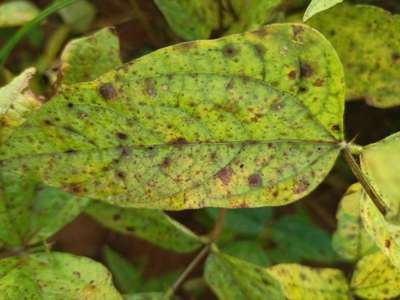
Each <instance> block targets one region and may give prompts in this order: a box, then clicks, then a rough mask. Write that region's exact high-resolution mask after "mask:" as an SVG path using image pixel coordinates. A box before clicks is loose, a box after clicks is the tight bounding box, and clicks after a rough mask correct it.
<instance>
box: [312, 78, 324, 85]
mask: <svg viewBox="0 0 400 300" xmlns="http://www.w3.org/2000/svg"><path fill="white" fill-rule="evenodd" d="M323 84H324V80H323V79H317V80H315V81H314V83H313V85H314V86H322V85H323Z"/></svg>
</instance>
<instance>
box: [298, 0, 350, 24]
mask: <svg viewBox="0 0 400 300" xmlns="http://www.w3.org/2000/svg"><path fill="white" fill-rule="evenodd" d="M341 2H343V0H311V2H310V4H309V5H308V7H307V9H306V12H305V13H304V17H303V21H304V22H305V21H307V20H308V19H310V18H311V17H313V16H314V15H316V14H318V13H320V12H322V11H324V10H327V9H329V8H331V7H333V6H335V5H336V4H339V3H341ZM338 24H340V23H338Z"/></svg>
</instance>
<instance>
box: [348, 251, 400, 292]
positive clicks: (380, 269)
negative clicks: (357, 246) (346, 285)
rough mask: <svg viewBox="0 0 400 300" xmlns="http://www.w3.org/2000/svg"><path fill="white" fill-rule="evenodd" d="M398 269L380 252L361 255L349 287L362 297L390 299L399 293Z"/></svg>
mask: <svg viewBox="0 0 400 300" xmlns="http://www.w3.org/2000/svg"><path fill="white" fill-rule="evenodd" d="M399 283H400V271H399V269H398V268H396V267H395V266H393V265H392V263H391V262H390V260H389V259H388V258H387V256H386V255H384V254H383V253H381V252H378V253H374V254H371V255H367V256H365V257H363V258H362V259H361V260H360V261H359V262H358V263H357V266H356V269H355V271H354V273H353V276H352V278H351V284H350V286H351V288H352V290H353V292H354V294H356V295H357V296H359V297H361V298H363V299H392V298H394V297H396V296H398V295H400V284H399Z"/></svg>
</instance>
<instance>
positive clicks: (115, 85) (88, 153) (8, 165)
mask: <svg viewBox="0 0 400 300" xmlns="http://www.w3.org/2000/svg"><path fill="white" fill-rule="evenodd" d="M343 92H344V88H343V73H342V69H341V65H340V62H339V60H338V57H337V56H336V53H335V52H334V50H333V49H332V47H331V46H330V44H329V43H328V42H327V41H326V40H325V39H324V38H323V37H322V36H321V35H320V34H319V33H318V32H316V31H314V30H313V29H310V28H309V27H307V26H303V25H298V24H277V25H271V26H267V27H264V28H261V29H259V30H258V31H255V32H250V33H245V34H240V35H232V36H228V37H225V38H222V39H219V40H211V41H196V42H191V43H184V44H180V45H176V46H172V47H168V48H164V49H161V50H158V51H156V52H154V53H151V54H149V55H146V56H144V57H142V58H140V59H138V60H136V61H134V62H132V63H131V64H129V65H126V66H125V67H123V68H120V69H118V70H116V71H112V72H109V73H107V74H105V75H103V76H101V77H100V78H99V79H98V80H95V81H93V82H88V83H82V84H77V85H72V86H69V87H65V88H64V89H63V90H62V91H60V93H59V94H58V95H57V96H56V97H54V98H53V99H52V100H51V101H50V102H48V103H47V104H46V105H45V106H44V107H43V108H42V109H41V110H40V111H39V112H38V113H37V114H35V115H33V116H32V118H30V120H29V121H28V122H26V123H25V124H24V125H23V126H22V127H20V128H19V129H18V130H16V131H15V132H14V134H13V136H12V137H11V138H9V139H8V140H7V143H6V144H5V145H4V146H2V147H1V148H0V171H1V172H2V173H4V174H5V175H7V176H10V177H11V176H12V177H14V176H16V177H18V176H22V175H24V174H26V172H32V173H33V174H35V175H36V176H37V177H38V178H39V179H41V180H44V181H45V182H46V183H47V184H49V185H51V186H56V187H60V188H63V189H64V190H66V191H70V192H72V193H74V194H76V195H79V196H87V197H90V198H93V199H100V200H104V201H107V202H109V203H112V204H116V205H119V206H129V207H142V208H165V209H175V210H178V209H186V208H198V207H204V206H219V207H246V206H249V207H257V206H266V205H270V206H272V205H282V204H286V203H289V202H292V201H294V200H297V199H300V198H301V197H303V196H305V195H306V194H308V193H309V192H310V191H312V190H313V189H314V188H315V187H316V186H317V185H318V184H319V183H320V182H321V180H322V179H323V178H324V177H325V175H326V174H327V172H329V170H330V168H331V166H332V165H333V163H334V162H335V160H336V157H337V155H338V153H339V151H340V149H339V147H338V143H339V142H340V141H341V140H342V138H343V120H342V117H343V104H344V103H343V102H344V101H343V96H344V95H343Z"/></svg>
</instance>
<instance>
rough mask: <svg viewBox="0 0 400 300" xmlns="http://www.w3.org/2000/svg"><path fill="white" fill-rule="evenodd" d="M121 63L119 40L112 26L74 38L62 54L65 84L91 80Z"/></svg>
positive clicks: (62, 80)
mask: <svg viewBox="0 0 400 300" xmlns="http://www.w3.org/2000/svg"><path fill="white" fill-rule="evenodd" d="M120 65H121V59H120V57H119V40H118V37H117V36H116V35H115V33H114V32H113V29H111V28H105V29H102V30H100V31H97V32H96V33H94V34H92V35H89V36H87V37H82V38H78V39H75V40H72V41H71V42H69V43H68V44H67V46H66V47H65V48H64V51H63V52H62V54H61V68H60V69H61V73H60V77H61V78H60V80H61V82H62V83H63V84H72V83H78V82H83V81H90V80H93V79H95V78H97V77H98V76H100V75H102V74H104V73H106V72H107V71H110V70H111V69H114V68H116V67H118V66H120Z"/></svg>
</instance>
